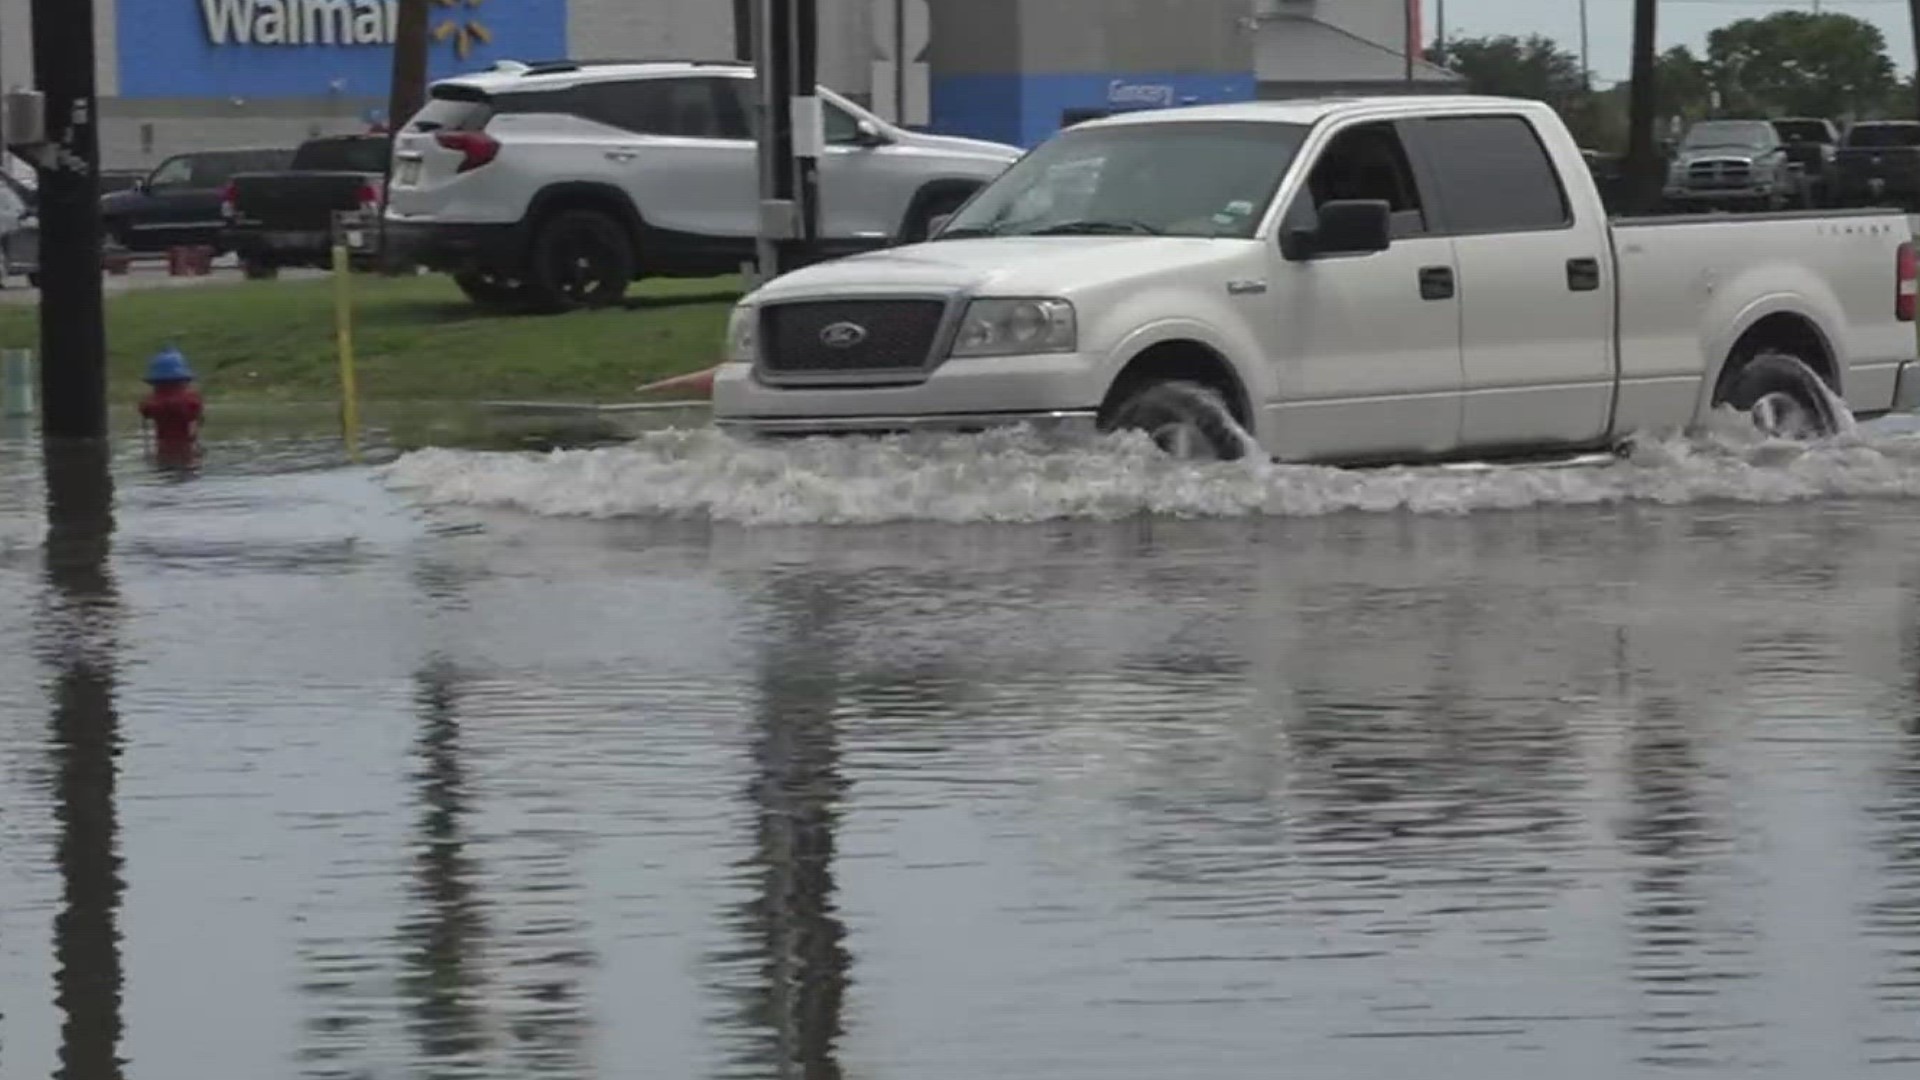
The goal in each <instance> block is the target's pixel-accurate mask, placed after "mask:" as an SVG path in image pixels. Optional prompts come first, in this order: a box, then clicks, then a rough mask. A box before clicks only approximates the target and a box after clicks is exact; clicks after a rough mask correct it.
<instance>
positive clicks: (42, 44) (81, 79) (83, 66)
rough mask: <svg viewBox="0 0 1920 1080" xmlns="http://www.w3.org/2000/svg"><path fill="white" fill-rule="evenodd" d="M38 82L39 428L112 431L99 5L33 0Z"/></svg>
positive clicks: (87, 435)
mask: <svg viewBox="0 0 1920 1080" xmlns="http://www.w3.org/2000/svg"><path fill="white" fill-rule="evenodd" d="M32 17H33V71H34V81H35V83H36V84H37V85H38V87H39V89H40V93H41V94H42V95H43V101H44V103H45V110H46V112H45V138H44V141H43V142H41V143H40V144H39V145H38V146H36V147H34V148H33V150H32V151H31V152H32V153H33V154H34V155H35V156H36V157H37V160H36V161H35V165H36V166H37V167H38V169H39V201H40V205H39V216H40V417H41V420H40V431H41V434H42V436H43V437H45V438H49V439H98V438H102V437H104V436H105V435H106V433H107V330H106V318H105V312H104V310H103V303H102V297H101V283H100V275H101V264H100V247H101V244H100V128H99V115H100V113H99V107H98V105H97V103H96V101H95V98H94V82H93V63H94V57H93V4H91V3H76V2H74V0H33V6H32Z"/></svg>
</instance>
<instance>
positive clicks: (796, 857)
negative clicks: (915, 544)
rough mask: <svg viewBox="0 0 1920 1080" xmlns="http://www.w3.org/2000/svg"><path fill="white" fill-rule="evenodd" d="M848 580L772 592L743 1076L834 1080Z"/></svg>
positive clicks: (840, 967) (742, 925) (841, 934)
mask: <svg viewBox="0 0 1920 1080" xmlns="http://www.w3.org/2000/svg"><path fill="white" fill-rule="evenodd" d="M853 588H854V583H853V581H851V580H835V579H834V578H833V576H832V575H827V576H823V577H814V576H808V575H805V574H796V575H794V576H791V577H786V578H781V579H777V580H775V581H774V582H772V583H771V584H770V585H769V587H768V591H769V596H768V600H769V605H770V608H771V610H772V613H773V616H772V620H771V622H772V625H771V626H770V627H769V628H768V630H767V638H768V640H767V643H766V645H765V646H764V649H763V652H762V655H761V658H760V664H759V669H760V705H759V712H758V715H757V716H756V721H757V725H756V728H755V734H754V739H753V771H752V779H751V786H750V788H749V791H748V798H749V800H750V803H751V806H752V814H753V819H754V843H753V847H752V849H751V854H750V856H749V861H748V867H749V869H750V876H751V879H752V886H753V888H754V895H753V897H752V898H751V899H750V900H749V901H748V902H747V903H746V904H745V905H744V906H743V907H742V909H741V910H740V912H739V914H738V917H737V926H738V931H739V933H740V935H741V937H742V938H743V939H744V941H745V953H746V958H747V959H748V960H749V961H750V962H752V963H753V964H754V965H755V966H756V967H757V969H758V978H757V979H755V980H753V981H752V983H751V984H750V985H748V986H746V987H743V988H742V989H741V992H740V998H741V1006H740V1015H741V1020H742V1022H743V1023H744V1024H745V1026H746V1027H747V1028H748V1030H749V1031H751V1032H753V1035H752V1037H751V1040H750V1041H751V1044H752V1046H751V1049H750V1050H748V1051H747V1052H746V1053H744V1054H741V1055H740V1058H741V1060H740V1063H739V1065H740V1069H741V1071H742V1072H743V1073H744V1074H746V1075H753V1076H763V1077H780V1078H781V1080H790V1078H792V1080H838V1078H839V1077H840V1076H841V1068H840V1063H839V1058H838V1056H837V1054H836V1043H837V1040H838V1039H839V1038H840V1036H841V1034H842V1016H841V1011H842V1005H843V1002H844V1000H845V997H846V993H847V987H848V983H849V978H848V968H849V966H850V964H851V958H850V956H849V955H848V953H847V950H846V948H845V946H844V945H843V940H844V939H845V937H846V928H845V927H844V926H843V925H842V924H841V922H840V920H839V918H838V915H837V912H836V907H835V902H834V875H833V858H834V848H835V828H836V826H837V825H838V822H839V803H840V799H841V796H842V793H843V791H844V790H845V787H846V782H845V780H844V779H843V778H842V776H841V770H840V735H839V731H838V726H837V722H836V715H835V714H836V712H837V710H838V709H839V707H840V692H841V685H840V683H841V676H840V673H841V671H842V670H843V667H844V665H843V664H842V663H841V662H840V660H841V657H840V655H839V653H840V649H839V646H838V642H837V640H836V633H837V631H838V630H839V626H838V620H839V618H840V616H841V611H842V607H843V605H844V604H845V603H846V602H847V601H848V599H849V597H850V596H851V594H852V589H853Z"/></svg>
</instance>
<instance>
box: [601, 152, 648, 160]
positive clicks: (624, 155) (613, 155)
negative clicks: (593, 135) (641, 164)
mask: <svg viewBox="0 0 1920 1080" xmlns="http://www.w3.org/2000/svg"><path fill="white" fill-rule="evenodd" d="M639 156H640V155H639V154H638V153H637V152H635V151H633V150H609V151H607V160H608V161H632V160H633V159H634V158H636V157H639Z"/></svg>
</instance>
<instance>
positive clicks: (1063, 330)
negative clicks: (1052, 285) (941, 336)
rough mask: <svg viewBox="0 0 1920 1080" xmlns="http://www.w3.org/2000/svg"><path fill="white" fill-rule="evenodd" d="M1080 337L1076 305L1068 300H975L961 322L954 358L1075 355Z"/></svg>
mask: <svg viewBox="0 0 1920 1080" xmlns="http://www.w3.org/2000/svg"><path fill="white" fill-rule="evenodd" d="M1079 337H1080V334H1079V328H1078V326H1077V325H1076V324H1075V321H1074V317H1073V305H1072V304H1069V303H1067V302H1066V301H1065V300H1044V299H1037V300H975V301H973V302H972V303H969V304H968V305H967V313H966V315H965V316H964V317H962V319H961V320H960V333H959V334H958V335H957V336H956V337H955V338H954V339H953V352H952V355H954V356H1019V355H1022V354H1024V353H1050V352H1072V351H1073V350H1074V349H1075V348H1076V347H1078V345H1079Z"/></svg>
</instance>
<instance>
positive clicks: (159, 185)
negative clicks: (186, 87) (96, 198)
mask: <svg viewBox="0 0 1920 1080" xmlns="http://www.w3.org/2000/svg"><path fill="white" fill-rule="evenodd" d="M292 160H293V150H292V148H287V149H284V150H281V149H259V150H196V151H193V152H192V153H186V154H175V155H174V156H173V157H170V158H168V159H166V160H165V161H162V162H161V163H160V164H159V166H158V167H157V168H155V169H154V170H153V171H152V172H150V173H148V174H147V175H146V176H145V177H144V178H143V179H141V180H140V181H139V182H137V183H135V184H134V186H133V187H132V188H130V189H128V190H126V191H116V192H113V193H112V194H109V195H106V196H103V197H102V198H101V200H100V223H101V227H102V228H104V229H105V230H106V237H107V240H108V241H109V242H110V243H112V244H113V245H115V246H116V247H120V248H124V249H126V250H128V251H139V252H152V251H165V250H167V249H168V248H170V247H174V246H176V245H182V244H193V245H200V244H205V245H211V246H213V247H215V248H218V247H219V246H220V232H221V230H222V229H224V228H225V227H226V219H224V218H222V217H221V216H220V197H221V193H222V191H223V190H224V189H225V188H226V186H227V181H228V180H230V179H232V177H233V175H234V174H235V173H239V172H265V171H272V170H275V169H284V168H286V167H287V165H288V163H289V162H291V161H292Z"/></svg>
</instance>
